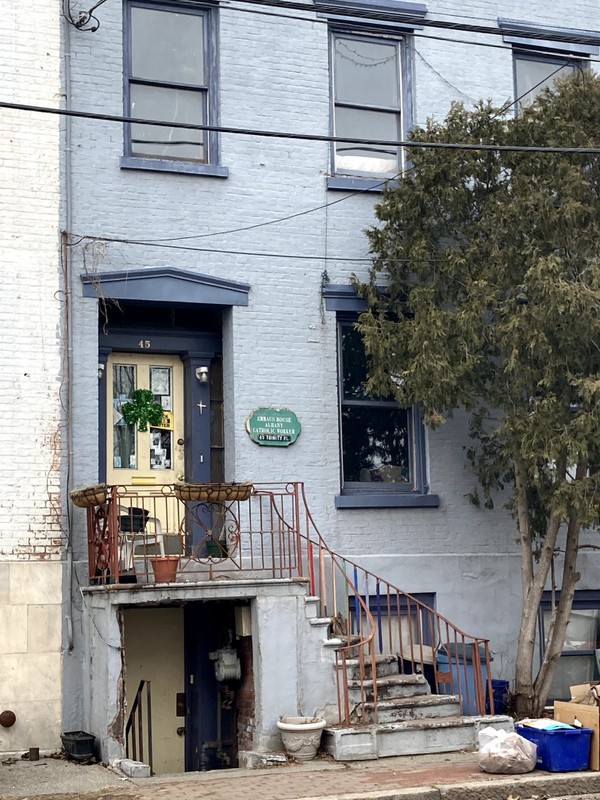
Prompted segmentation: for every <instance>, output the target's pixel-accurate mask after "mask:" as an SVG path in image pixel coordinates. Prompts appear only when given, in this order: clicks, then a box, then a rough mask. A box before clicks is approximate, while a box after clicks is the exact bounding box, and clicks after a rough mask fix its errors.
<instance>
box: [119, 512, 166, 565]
mask: <svg viewBox="0 0 600 800" xmlns="http://www.w3.org/2000/svg"><path fill="white" fill-rule="evenodd" d="M118 521H119V562H120V565H121V569H123V570H127V571H128V570H133V569H134V557H135V551H136V548H138V547H140V546H142V545H143V548H144V551H143V558H144V561H145V562H147V560H148V556H149V553H148V547H149V546H153V545H154V546H157V547H158V552H159V554H160V555H161V556H164V555H165V553H166V550H165V536H164V533H163V529H162V524H161V522H160V520H159V519H158V517H151V516H150V512H149V511H148V510H147V509H145V508H138V507H136V506H123V505H119V507H118ZM148 525H150V526H151V530H150V531H149V530H148ZM147 571H148V565H147V563H146V572H147Z"/></svg>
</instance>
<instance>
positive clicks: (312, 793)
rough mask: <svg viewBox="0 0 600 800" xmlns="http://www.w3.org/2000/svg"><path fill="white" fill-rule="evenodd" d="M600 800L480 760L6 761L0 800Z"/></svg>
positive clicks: (565, 780) (561, 776) (574, 777)
mask: <svg viewBox="0 0 600 800" xmlns="http://www.w3.org/2000/svg"><path fill="white" fill-rule="evenodd" d="M584 795H585V797H586V798H587V797H589V798H596V799H597V800H600V772H569V773H549V772H542V771H540V770H534V772H531V773H528V774H526V775H506V776H501V775H489V774H486V773H484V772H481V771H480V770H479V767H478V765H477V754H476V753H440V754H436V755H428V756H402V757H391V758H384V759H379V760H375V761H357V762H353V763H350V762H337V761H333V760H332V759H331V758H329V757H327V756H324V757H320V758H317V759H315V760H314V761H310V762H307V763H304V764H292V763H286V764H281V765H276V766H269V767H260V768H256V769H228V770H216V771H213V772H194V773H185V774H183V775H155V776H153V777H152V778H126V777H124V776H123V775H121V774H120V773H117V772H115V771H113V770H111V769H107V768H105V767H103V766H101V765H99V764H96V765H86V764H79V763H77V762H72V761H65V760H59V759H56V758H52V757H50V758H41V759H40V760H39V761H32V762H30V761H26V760H22V759H4V760H3V761H2V760H0V800H4V798H21V799H22V800H24V798H27V800H34V798H41V800H75V799H76V800H198V799H199V798H201V800H316V799H317V798H318V799H319V800H334V799H335V800H529V798H537V800H542V798H548V799H549V798H561V799H562V798H564V797H565V798H566V797H568V798H569V800H575V797H581V796H584Z"/></svg>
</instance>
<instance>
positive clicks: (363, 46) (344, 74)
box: [334, 37, 400, 109]
mask: <svg viewBox="0 0 600 800" xmlns="http://www.w3.org/2000/svg"><path fill="white" fill-rule="evenodd" d="M334 48H335V73H334V74H335V99H336V102H338V103H353V104H355V105H359V106H385V107H387V108H396V109H399V107H400V92H399V69H398V45H397V44H396V43H387V42H371V41H368V40H366V39H363V40H359V39H346V38H342V37H337V38H336V39H335V43H334Z"/></svg>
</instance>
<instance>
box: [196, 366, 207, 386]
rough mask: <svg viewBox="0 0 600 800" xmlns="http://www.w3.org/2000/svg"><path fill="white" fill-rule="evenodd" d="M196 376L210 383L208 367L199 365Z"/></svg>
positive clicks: (202, 381) (203, 381)
mask: <svg viewBox="0 0 600 800" xmlns="http://www.w3.org/2000/svg"><path fill="white" fill-rule="evenodd" d="M196 377H197V378H198V380H199V381H200V383H208V367H198V368H197V369H196Z"/></svg>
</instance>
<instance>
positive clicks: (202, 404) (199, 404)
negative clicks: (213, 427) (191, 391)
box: [196, 400, 207, 414]
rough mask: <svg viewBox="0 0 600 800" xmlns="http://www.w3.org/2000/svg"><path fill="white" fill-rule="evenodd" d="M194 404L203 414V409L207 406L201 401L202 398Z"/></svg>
mask: <svg viewBox="0 0 600 800" xmlns="http://www.w3.org/2000/svg"><path fill="white" fill-rule="evenodd" d="M196 405H197V406H198V408H199V410H200V413H201V414H203V413H204V409H205V408H206V407H207V406H206V404H205V403H203V402H202V400H201V401H200V402H199V403H197V404H196Z"/></svg>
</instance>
